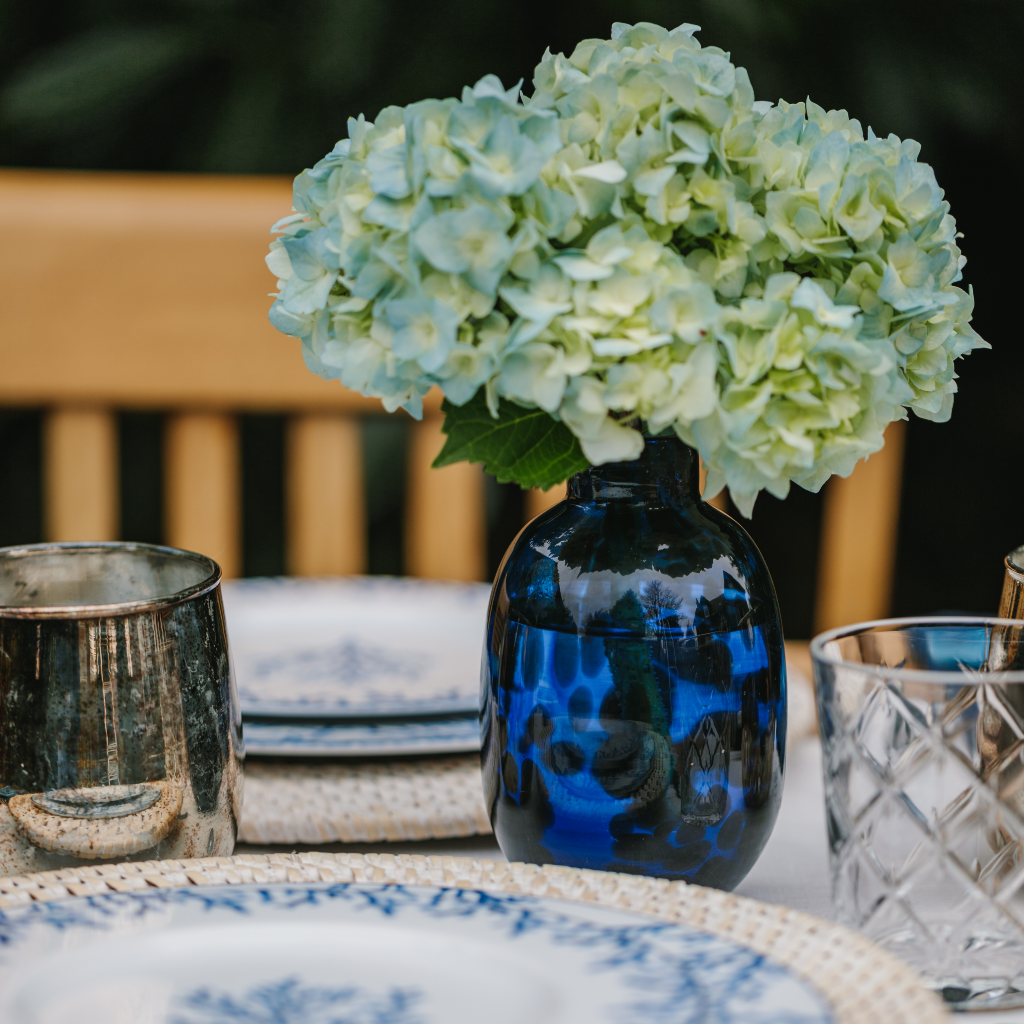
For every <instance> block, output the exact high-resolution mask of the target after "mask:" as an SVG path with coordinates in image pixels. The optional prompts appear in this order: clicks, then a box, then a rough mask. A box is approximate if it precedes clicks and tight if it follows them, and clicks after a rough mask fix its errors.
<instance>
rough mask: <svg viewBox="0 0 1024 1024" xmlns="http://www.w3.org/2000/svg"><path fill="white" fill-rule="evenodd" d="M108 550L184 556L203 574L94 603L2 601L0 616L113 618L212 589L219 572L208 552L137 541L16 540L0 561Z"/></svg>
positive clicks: (170, 604) (217, 582)
mask: <svg viewBox="0 0 1024 1024" xmlns="http://www.w3.org/2000/svg"><path fill="white" fill-rule="evenodd" d="M89 551H96V552H102V551H109V552H112V553H113V552H120V553H123V554H135V553H138V554H146V553H150V554H155V555H164V556H169V557H171V558H174V559H186V560H189V561H192V562H195V563H197V565H198V566H199V568H200V571H202V572H203V576H202V577H201V578H200V579H199V581H198V582H196V583H193V584H190V585H189V586H187V587H182V588H180V589H178V590H174V591H172V592H171V593H167V594H156V595H154V596H151V597H143V598H135V599H129V600H124V601H109V602H107V601H104V602H98V603H87V602H81V603H67V604H64V603H61V604H45V605H43V604H38V605H35V604H17V605H15V604H9V605H8V604H2V603H0V619H42V620H45V619H94V618H116V617H120V616H125V615H134V614H137V613H139V612H150V611H157V610H160V609H165V608H171V607H174V606H175V605H179V604H183V603H184V602H186V601H190V600H192V599H193V598H196V597H201V596H202V595H203V594H206V593H209V592H210V591H211V590H214V589H216V588H217V587H218V586H219V585H220V582H221V579H222V576H223V573H222V571H221V568H220V566H219V565H218V564H217V563H216V562H215V561H214V560H213V559H212V558H210V557H209V556H208V555H203V554H200V553H199V552H197V551H187V550H186V549H184V548H173V547H168V546H166V545H162V544H144V543H142V542H141V541H62V542H59V543H44V544H20V545H16V546H12V547H4V548H0V564H2V563H3V562H4V561H8V560H15V559H20V558H25V559H28V558H31V557H32V556H33V555H45V554H56V553H61V552H68V553H69V554H70V553H74V552H83V553H85V552H89Z"/></svg>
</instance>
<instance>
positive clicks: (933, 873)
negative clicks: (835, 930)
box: [811, 618, 1024, 1009]
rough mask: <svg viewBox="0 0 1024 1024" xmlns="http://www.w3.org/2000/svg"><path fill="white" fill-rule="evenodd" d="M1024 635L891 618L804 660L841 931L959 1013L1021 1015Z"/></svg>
mask: <svg viewBox="0 0 1024 1024" xmlns="http://www.w3.org/2000/svg"><path fill="white" fill-rule="evenodd" d="M1022 631H1024V622H1021V621H1017V620H1013V619H982V618H922V619H896V620H891V621H887V622H874V623H867V624H864V625H859V626H849V627H845V628H842V629H837V630H832V631H831V632H828V633H824V634H822V635H821V636H819V637H817V638H816V639H815V640H814V642H813V643H812V645H811V653H812V656H813V658H814V673H815V678H816V682H817V688H818V709H819V716H820V724H821V736H822V742H823V744H824V758H825V760H824V764H825V798H826V808H827V814H828V831H829V844H830V850H831V865H832V890H833V898H834V901H835V905H836V909H837V912H838V916H839V918H840V920H841V921H843V923H845V924H847V925H850V926H852V927H855V928H857V929H859V930H860V931H861V932H862V933H863V934H864V935H866V936H867V937H868V938H870V939H872V940H873V941H874V942H877V943H878V944H880V945H881V946H883V947H885V948H886V949H888V950H890V951H891V952H893V953H896V954H897V955H899V956H901V957H902V958H903V959H904V960H905V961H907V962H908V963H910V965H911V966H913V967H914V968H915V969H916V970H917V971H919V972H920V973H921V975H922V976H924V978H925V979H926V981H927V982H928V983H929V984H931V985H932V986H933V987H934V988H935V989H937V990H938V991H940V992H941V993H942V995H943V996H944V997H945V998H946V1000H947V1001H948V1002H949V1003H951V1004H953V1005H954V1006H956V1007H957V1008H960V1009H982V1008H990V1007H991V1008H994V1007H1011V1006H1021V1005H1024V643H1022V638H1024V632H1022Z"/></svg>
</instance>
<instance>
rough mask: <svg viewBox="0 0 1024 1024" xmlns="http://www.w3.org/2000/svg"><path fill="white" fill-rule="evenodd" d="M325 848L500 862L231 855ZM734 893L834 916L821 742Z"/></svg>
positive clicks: (421, 848)
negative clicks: (317, 853) (303, 853)
mask: <svg viewBox="0 0 1024 1024" xmlns="http://www.w3.org/2000/svg"><path fill="white" fill-rule="evenodd" d="M292 850H324V851H329V852H332V853H369V852H379V853H396V854H397V853H422V854H428V855H430V856H452V857H475V858H476V859H478V860H485V859H486V860H504V854H502V852H501V849H500V847H499V846H498V843H497V841H496V840H495V838H494V836H470V837H468V838H465V839H449V840H430V841H427V842H419V843H333V844H330V845H324V846H304V845H301V844H297V845H292V846H253V845H249V844H244V843H240V844H239V845H238V846H236V847H235V853H271V852H291V851H292ZM736 893H737V895H740V896H749V897H750V898H752V899H756V900H762V901H763V902H765V903H781V904H783V905H785V906H787V907H792V908H793V909H794V910H800V911H803V912H804V913H807V914H813V915H815V916H816V917H822V918H826V919H827V920H834V919H835V914H834V913H833V910H832V900H831V888H830V882H829V870H828V837H827V833H826V829H825V795H824V788H823V783H822V772H821V745H820V744H819V743H818V742H817V741H815V740H804V741H803V742H801V743H798V744H797V745H795V746H794V747H793V748H791V750H790V752H789V764H788V765H787V768H786V783H785V789H784V790H783V795H782V807H781V808H780V810H779V818H778V821H777V822H776V824H775V829H774V831H773V832H772V835H771V838H770V839H769V840H768V844H767V845H766V846H765V848H764V852H763V853H762V854H761V856H760V858H759V859H758V861H757V863H756V864H755V865H754V867H753V869H752V870H751V872H750V874H749V875H747V877H746V878H745V879H744V880H743V881H742V882H741V883H740V884H739V886H737V888H736ZM974 1019H976V1020H978V1022H979V1024H1024V1010H1017V1011H1012V1012H1002V1013H1001V1012H986V1013H984V1014H983V1015H982V1016H980V1017H975V1018H974Z"/></svg>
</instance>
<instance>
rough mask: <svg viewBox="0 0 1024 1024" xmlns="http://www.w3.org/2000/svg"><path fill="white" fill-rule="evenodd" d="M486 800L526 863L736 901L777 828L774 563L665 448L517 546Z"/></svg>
mask: <svg viewBox="0 0 1024 1024" xmlns="http://www.w3.org/2000/svg"><path fill="white" fill-rule="evenodd" d="M481 730H482V741H483V743H482V752H481V758H482V763H483V776H484V790H485V797H486V799H487V804H488V811H489V814H490V818H491V823H492V825H493V828H494V832H495V835H496V836H497V839H498V842H499V843H500V845H501V848H502V851H503V852H504V853H505V854H506V856H507V857H508V858H509V859H510V860H523V861H528V862H533V863H556V864H565V865H570V866H574V867H587V868H597V869H604V870H610V871H626V872H633V873H639V874H651V875H659V876H664V877H668V878H683V879H686V880H688V881H692V882H697V883H700V884H703V885H711V886H715V887H717V888H721V889H732V888H733V887H735V886H736V885H737V884H738V883H739V881H740V880H741V879H742V878H743V877H744V875H745V874H746V873H747V872H748V871H749V870H750V868H751V866H752V865H753V863H754V861H755V860H756V859H757V856H758V854H759V853H760V852H761V850H762V848H763V847H764V844H765V842H766V841H767V839H768V836H769V834H770V832H771V829H772V826H773V824H774V822H775V818H776V815H777V813H778V808H779V803H780V800H781V796H782V779H783V770H784V758H785V735H786V677H785V658H784V654H783V639H782V626H781V621H780V618H779V610H778V603H777V601H776V598H775V590H774V587H773V585H772V582H771V578H770V576H769V574H768V570H767V567H766V566H765V563H764V559H763V558H762V557H761V554H760V552H759V551H758V550H757V548H756V547H755V545H754V543H753V541H752V540H751V538H750V537H749V536H748V535H747V533H746V532H745V531H744V530H743V529H742V528H741V527H740V526H739V525H738V524H737V523H736V522H734V521H733V520H732V519H730V518H729V517H728V516H727V515H725V514H724V513H722V512H719V511H718V510H717V509H715V508H714V507H712V506H711V505H709V504H707V503H705V502H703V501H701V499H700V497H699V491H698V459H697V454H696V452H694V451H693V450H692V449H690V448H688V447H687V446H686V445H684V444H683V443H682V442H681V441H679V440H677V439H676V438H674V437H672V438H650V439H648V440H647V443H646V445H645V448H644V451H643V453H642V455H641V457H640V458H639V459H638V460H636V461H635V462H628V463H616V464H611V465H605V466H598V467H592V468H591V469H589V470H587V471H586V472H584V473H581V474H578V475H577V476H575V477H573V478H572V480H570V481H569V486H568V496H567V498H566V500H565V501H564V502H562V503H560V504H558V505H556V506H555V507H554V508H552V509H549V510H548V511H547V512H545V513H543V514H542V515H540V516H538V517H537V518H536V519H534V520H533V521H532V522H531V523H530V524H529V525H527V526H526V527H525V528H524V529H523V531H522V532H521V533H520V534H519V536H518V537H517V538H516V539H515V541H514V542H513V543H512V546H511V547H510V548H509V550H508V552H507V553H506V555H505V560H504V562H503V563H502V565H501V567H500V569H499V570H498V574H497V577H496V579H495V582H494V588H493V591H492V594H491V603H490V609H489V613H488V625H487V638H486V646H485V651H484V658H483V664H482V713H481Z"/></svg>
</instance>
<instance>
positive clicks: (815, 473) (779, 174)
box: [267, 24, 986, 514]
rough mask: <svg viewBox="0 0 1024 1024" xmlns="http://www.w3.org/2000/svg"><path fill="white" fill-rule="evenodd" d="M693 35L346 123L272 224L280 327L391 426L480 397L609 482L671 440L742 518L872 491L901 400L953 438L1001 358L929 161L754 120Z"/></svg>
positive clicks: (845, 125) (850, 124) (715, 56)
mask: <svg viewBox="0 0 1024 1024" xmlns="http://www.w3.org/2000/svg"><path fill="white" fill-rule="evenodd" d="M695 31H696V27H695V26H693V25H683V26H681V27H679V28H677V29H675V30H674V31H671V32H669V31H667V30H665V29H663V28H660V27H659V26H656V25H650V24H639V25H635V26H629V25H616V26H614V28H613V32H612V38H611V39H610V40H598V39H590V40H585V41H583V42H582V43H580V44H579V45H578V46H577V47H576V49H575V51H574V52H573V53H572V54H571V55H570V56H569V57H568V58H567V57H565V56H564V55H562V54H558V55H554V56H553V55H552V54H550V53H547V54H545V56H544V59H543V60H542V61H541V63H540V64H539V65H538V67H537V70H536V74H535V77H534V87H535V91H534V94H533V96H532V97H531V98H529V99H525V100H521V99H519V98H517V97H518V87H516V88H514V89H511V90H505V89H504V88H503V86H502V84H501V83H500V82H499V81H498V80H497V79H496V78H494V77H493V76H488V77H487V78H484V79H482V80H481V81H480V82H478V83H477V84H476V86H475V87H473V88H472V89H468V88H467V89H465V90H464V91H463V94H462V97H461V100H454V99H450V100H443V101H438V100H427V101H424V102H422V103H416V104H412V105H411V106H409V107H406V108H402V109H400V108H395V107H389V108H387V109H385V110H383V111H382V112H381V113H380V115H379V116H378V118H377V120H376V121H375V122H374V123H372V124H371V123H370V122H367V121H365V120H364V119H363V118H362V117H360V118H359V119H353V120H351V121H350V122H349V138H348V139H346V140H344V141H342V142H340V143H339V144H338V145H337V146H336V147H335V149H334V151H333V152H332V153H330V154H329V155H328V156H327V157H325V158H324V159H323V160H321V161H320V162H319V163H318V164H317V165H316V166H315V167H314V168H312V169H311V170H307V171H305V172H303V173H302V174H301V175H299V177H298V178H297V179H296V183H295V210H296V211H297V212H296V213H295V214H293V215H292V216H291V217H287V218H285V219H284V220H283V221H281V222H279V224H278V225H276V226H275V230H276V231H278V232H280V233H281V236H280V237H279V238H278V239H277V240H275V241H274V242H273V243H272V244H271V252H270V255H269V256H268V258H267V262H268V265H269V266H270V268H271V270H272V271H274V273H275V274H276V275H277V277H278V278H279V279H280V280H279V288H280V291H279V294H278V296H277V299H276V301H275V303H274V306H273V309H272V310H271V320H272V322H273V323H274V324H275V326H277V327H278V328H279V329H281V330H282V331H284V332H285V333H287V334H293V335H296V336H298V337H300V338H301V339H302V342H303V351H304V354H305V358H306V362H307V365H308V366H309V367H310V369H312V370H314V371H315V372H317V373H319V374H321V375H322V376H324V377H337V378H340V379H341V381H342V382H343V383H344V384H345V385H346V386H348V387H351V388H354V389H356V390H359V391H361V392H363V393H364V394H367V395H374V396H377V397H380V398H381V399H382V400H383V402H384V404H385V406H386V407H387V408H388V409H390V410H393V409H396V408H398V407H400V406H401V407H404V408H406V409H408V410H409V411H410V412H411V413H413V415H419V414H420V409H421V399H422V396H423V395H424V394H425V393H426V392H427V391H428V390H429V389H430V388H431V387H432V386H434V385H439V386H440V387H441V389H442V390H443V391H444V393H445V395H446V396H447V398H448V399H449V400H450V401H451V402H453V403H454V404H456V405H461V404H464V403H465V402H467V401H469V400H470V399H471V398H472V397H473V396H474V395H475V394H476V393H477V392H478V390H479V389H480V388H484V389H485V391H486V395H487V398H488V401H489V403H490V405H491V407H492V409H494V410H496V408H497V403H498V399H499V398H503V399H507V400H511V401H513V402H516V403H519V404H521V405H524V406H529V407H537V408H541V409H544V410H546V411H547V412H549V413H550V414H551V415H552V416H554V417H556V418H557V419H560V420H561V421H562V422H564V423H565V424H566V425H567V426H568V427H569V429H570V430H571V431H572V433H573V434H574V435H575V436H576V437H577V438H579V440H580V444H581V446H582V449H583V452H584V454H585V455H586V457H587V458H588V459H590V461H591V462H592V463H595V464H598V463H602V462H610V461H619V460H625V459H632V458H636V457H637V456H638V455H639V453H640V451H641V450H642V447H643V436H642V434H641V429H642V428H644V427H646V428H647V429H648V430H651V431H654V432H660V431H662V430H667V429H671V430H674V431H675V432H676V433H677V434H678V435H679V436H680V437H681V438H682V439H683V440H684V441H686V442H687V443H688V444H691V445H693V446H694V447H696V448H697V449H698V450H699V451H700V453H701V456H702V457H703V459H704V462H705V465H706V466H707V468H708V483H707V488H706V492H705V493H706V494H707V495H710V494H713V493H716V492H717V491H718V490H720V489H721V487H722V486H726V485H727V486H728V487H729V489H730V492H731V494H732V497H733V500H734V501H735V503H736V504H737V506H738V507H739V508H740V510H741V511H743V512H744V514H749V513H750V511H751V509H752V507H753V503H754V499H755V498H756V496H757V494H758V492H759V491H760V490H761V489H762V488H767V489H768V490H769V491H770V492H771V493H773V494H775V495H777V496H779V497H784V496H785V495H786V493H787V492H788V489H789V486H790V482H791V481H795V482H796V483H798V484H800V485H802V486H804V487H807V488H809V489H812V490H816V489H818V488H819V487H820V486H821V485H822V483H824V481H825V480H826V479H827V478H828V477H829V476H830V475H831V474H832V473H839V474H841V475H846V474H848V473H850V472H851V471H852V469H853V467H854V465H855V463H856V462H857V461H858V460H859V459H862V458H864V457H865V456H867V455H869V454H871V453H872V452H875V451H877V450H878V449H879V448H880V447H881V446H882V432H883V430H884V429H885V427H886V425H887V424H888V423H890V422H891V421H892V420H893V419H897V418H901V417H904V416H905V415H906V413H905V412H904V408H905V407H906V408H912V409H913V410H914V411H915V412H916V413H917V414H918V415H920V416H923V417H925V418H928V419H933V420H945V419H948V418H949V415H950V412H951V407H952V402H953V395H954V393H955V391H956V374H955V373H954V360H955V359H957V358H958V357H960V356H962V355H964V354H966V353H967V352H970V351H971V350H972V349H974V348H978V347H983V346H986V343H985V342H984V341H982V340H981V338H979V337H978V335H977V334H975V333H974V332H973V330H972V329H971V327H970V320H971V314H972V310H973V296H972V295H971V294H970V293H969V292H964V291H963V290H961V289H959V288H957V287H955V285H956V282H957V281H959V280H960V275H961V269H962V267H963V264H964V258H963V257H962V256H961V254H960V251H959V249H958V248H957V245H956V238H957V233H956V225H955V222H954V220H953V218H952V217H951V216H950V215H949V205H948V203H946V202H945V201H944V200H943V198H942V192H941V190H940V189H939V187H938V185H937V184H936V182H935V177H934V174H933V172H932V170H931V168H930V167H929V166H928V165H927V164H922V163H918V162H917V157H918V153H919V148H920V147H919V146H918V145H917V143H915V142H912V141H909V140H908V141H901V140H900V139H898V138H896V137H895V136H889V137H888V138H887V139H879V138H876V137H875V135H874V134H873V132H871V130H870V129H869V130H868V132H867V134H866V135H865V133H864V132H863V130H862V128H861V126H860V124H859V123H858V122H857V121H855V120H853V119H851V118H850V117H849V116H848V115H847V114H846V112H845V111H828V112H826V111H824V110H822V109H821V108H820V107H818V106H816V105H814V104H813V103H810V102H809V101H808V103H807V104H803V103H798V104H787V103H785V102H781V101H780V103H779V104H778V105H776V106H772V105H770V104H766V103H758V102H755V100H754V94H753V90H752V89H751V86H750V82H749V80H748V77H747V73H746V71H745V70H744V69H743V68H737V67H734V66H733V65H732V63H731V62H730V60H729V56H728V54H726V53H724V52H723V51H721V50H719V49H718V48H716V47H701V46H700V45H699V44H698V42H697V41H696V40H695V39H694V38H693V33H694V32H695Z"/></svg>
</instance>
